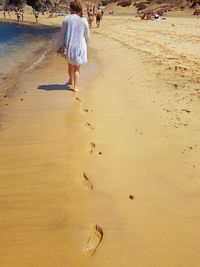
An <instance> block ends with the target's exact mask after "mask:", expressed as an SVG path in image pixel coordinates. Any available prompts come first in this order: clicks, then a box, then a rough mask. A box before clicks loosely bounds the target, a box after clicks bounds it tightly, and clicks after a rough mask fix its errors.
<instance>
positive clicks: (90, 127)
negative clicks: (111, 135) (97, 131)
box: [85, 122, 94, 130]
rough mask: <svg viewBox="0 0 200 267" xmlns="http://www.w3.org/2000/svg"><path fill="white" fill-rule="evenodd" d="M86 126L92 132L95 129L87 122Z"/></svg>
mask: <svg viewBox="0 0 200 267" xmlns="http://www.w3.org/2000/svg"><path fill="white" fill-rule="evenodd" d="M85 126H86V127H87V128H89V129H91V130H94V127H93V126H92V125H91V124H90V123H89V122H86V123H85Z"/></svg>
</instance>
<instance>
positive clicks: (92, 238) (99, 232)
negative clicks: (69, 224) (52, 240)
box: [76, 97, 104, 257]
mask: <svg viewBox="0 0 200 267" xmlns="http://www.w3.org/2000/svg"><path fill="white" fill-rule="evenodd" d="M76 100H77V101H79V102H80V103H82V100H81V99H80V98H79V97H76ZM83 111H84V112H91V111H92V110H89V109H87V108H84V109H83ZM85 127H87V128H88V129H90V130H94V127H93V125H91V123H89V122H86V123H85ZM95 148H96V144H95V143H94V142H90V144H89V153H90V154H93V153H94V150H95ZM99 153H101V152H99ZM101 154H102V153H101ZM82 179H83V183H84V184H85V185H86V186H87V187H88V189H89V190H90V191H92V190H93V189H94V186H93V184H92V181H91V178H90V177H89V176H88V175H87V174H86V172H83V173H82ZM103 235H104V232H103V229H102V228H101V227H100V226H99V225H97V224H96V225H95V226H94V227H93V229H92V231H91V233H90V235H89V238H88V240H87V243H86V245H85V247H84V254H85V255H86V256H88V257H92V256H93V255H94V254H95V253H96V250H97V248H98V247H99V245H100V243H101V242H102V239H103Z"/></svg>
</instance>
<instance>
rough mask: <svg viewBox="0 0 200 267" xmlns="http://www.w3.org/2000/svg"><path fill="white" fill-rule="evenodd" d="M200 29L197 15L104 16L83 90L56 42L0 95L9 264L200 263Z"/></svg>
mask: <svg viewBox="0 0 200 267" xmlns="http://www.w3.org/2000/svg"><path fill="white" fill-rule="evenodd" d="M199 36H200V24H199V21H198V20H196V19H195V18H190V19H186V18H167V19H166V20H160V21H147V22H144V21H140V20H136V19H133V18H131V17H112V18H111V17H104V19H103V22H102V25H101V27H100V28H99V29H95V28H93V29H92V33H91V40H90V43H89V47H90V49H96V51H97V55H94V53H92V54H91V53H89V58H90V63H89V65H88V66H87V67H86V68H84V69H83V72H82V74H81V75H82V78H81V79H82V80H81V87H82V90H81V91H80V93H78V94H75V95H74V93H73V92H71V91H70V90H62V89H63V84H64V82H66V80H67V76H66V70H65V67H66V63H65V61H64V60H63V59H62V58H60V57H57V56H56V55H54V54H52V53H51V54H50V55H49V56H48V58H46V59H45V60H44V61H43V62H42V64H41V65H40V66H39V67H38V68H36V69H33V70H32V71H30V72H27V73H26V74H23V75H22V76H21V77H20V78H19V81H18V84H17V85H16V88H15V91H14V93H13V94H12V95H11V96H10V97H7V98H5V99H3V100H2V103H1V113H2V122H1V131H0V146H1V152H0V159H1V173H0V179H1V187H0V196H1V199H0V200H1V201H0V212H1V222H0V231H1V237H0V265H1V266H3V267H4V266H6V267H7V266H9V267H11V266H12V267H27V266H29V267H32V266H34V267H35V266H37V267H40V266H41V267H43V266H44V267H50V266H52V267H55V266H58V267H66V266H70V267H71V266H73V267H79V266H83V267H84V266H87V267H88V266H95V267H96V266H97V267H102V266H104V267H107V266H109V267H110V266H113V267H118V266H119V267H122V266H124V267H129V266H130V267H132V266H134V267H155V266H158V267H160V266H162V267H169V266H170V267H178V266H181V267H188V266H191V267H197V266H198V265H199V262H200V256H199V239H200V231H199V207H200V197H199V187H200V181H199V175H200V168H199V158H200V157H199V153H200V150H199V144H200V142H199V141H200V128H199V115H200V108H199V99H200V95H199V92H200V88H199V83H200V80H199V77H200V68H199V59H200V58H199V57H200V56H199V55H200V48H199V47H200V46H199V42H200V37H199ZM92 61H95V62H98V64H99V65H100V72H99V73H98V75H96V76H95V77H94V78H93V79H90V80H89V81H87V82H86V81H85V80H84V76H85V75H86V74H87V68H91V65H92V64H93V62H92ZM92 66H93V65H92ZM38 88H40V89H38ZM45 89H49V90H45ZM50 89H52V90H50ZM5 104H8V105H6V106H5Z"/></svg>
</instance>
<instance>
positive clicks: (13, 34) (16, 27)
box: [0, 23, 58, 84]
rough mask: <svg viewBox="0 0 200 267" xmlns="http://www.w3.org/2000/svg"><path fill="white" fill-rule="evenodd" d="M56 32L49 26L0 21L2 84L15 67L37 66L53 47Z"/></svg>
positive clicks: (0, 73) (0, 76) (24, 69)
mask: <svg viewBox="0 0 200 267" xmlns="http://www.w3.org/2000/svg"><path fill="white" fill-rule="evenodd" d="M56 32H58V29H56V28H50V27H47V26H37V25H36V26H29V25H23V24H15V23H0V84H2V83H3V82H4V81H5V77H6V76H7V75H8V74H9V73H11V72H12V71H13V70H14V69H18V70H19V69H20V70H22V71H26V70H29V69H31V68H33V67H34V66H36V65H37V63H38V62H40V61H41V60H42V59H43V58H44V57H45V55H46V53H47V52H48V51H49V50H50V49H51V47H52V38H53V36H54V35H55V33H56Z"/></svg>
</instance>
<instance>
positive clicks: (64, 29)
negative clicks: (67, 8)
mask: <svg viewBox="0 0 200 267" xmlns="http://www.w3.org/2000/svg"><path fill="white" fill-rule="evenodd" d="M66 33H67V20H66V19H64V21H63V23H62V28H61V31H60V34H59V37H58V40H57V43H56V49H57V51H59V49H60V48H61V47H62V46H63V45H64V41H65V36H66Z"/></svg>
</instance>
